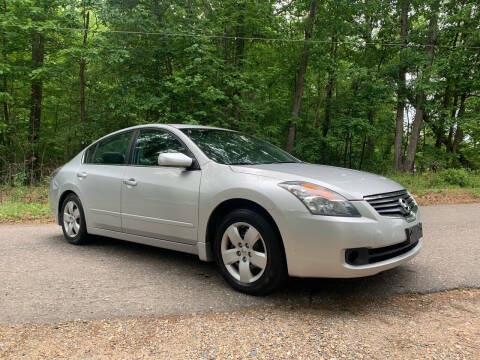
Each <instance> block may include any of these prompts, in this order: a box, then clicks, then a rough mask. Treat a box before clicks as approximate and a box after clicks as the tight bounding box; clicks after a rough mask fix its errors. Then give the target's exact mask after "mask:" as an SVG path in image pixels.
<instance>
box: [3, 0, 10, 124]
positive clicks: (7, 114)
mask: <svg viewBox="0 0 480 360" xmlns="http://www.w3.org/2000/svg"><path fill="white" fill-rule="evenodd" d="M3 12H4V14H7V2H6V1H4V2H3ZM2 44H3V46H2V48H3V49H2V57H3V61H4V62H5V63H8V61H7V41H6V38H5V37H3V38H2ZM2 91H3V92H6V93H7V92H8V83H7V74H6V73H4V74H3V76H2ZM3 120H4V121H5V124H9V123H10V112H9V110H8V103H7V101H6V100H5V101H4V102H3Z"/></svg>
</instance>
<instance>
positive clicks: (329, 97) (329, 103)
mask: <svg viewBox="0 0 480 360" xmlns="http://www.w3.org/2000/svg"><path fill="white" fill-rule="evenodd" d="M334 81H335V78H334V75H333V74H332V73H331V72H330V73H329V74H328V83H327V96H326V99H325V118H324V120H323V126H322V135H323V137H325V136H327V134H328V129H329V128H330V113H331V111H330V109H331V106H332V94H333V87H334V85H335V83H334Z"/></svg>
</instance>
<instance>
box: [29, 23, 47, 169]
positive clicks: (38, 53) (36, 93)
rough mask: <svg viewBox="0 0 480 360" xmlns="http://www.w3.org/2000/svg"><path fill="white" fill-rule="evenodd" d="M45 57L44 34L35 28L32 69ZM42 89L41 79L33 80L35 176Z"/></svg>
mask: <svg viewBox="0 0 480 360" xmlns="http://www.w3.org/2000/svg"><path fill="white" fill-rule="evenodd" d="M43 58H44V39H43V35H42V34H39V33H38V32H37V31H35V30H34V32H33V36H32V70H36V69H38V68H40V67H42V65H43ZM42 90H43V82H42V80H41V79H33V80H32V91H31V105H30V124H29V125H30V126H29V132H30V142H31V146H32V149H31V156H30V159H29V160H30V162H31V169H32V175H33V176H34V177H35V173H36V172H37V169H38V161H37V150H38V149H37V147H38V139H39V131H40V120H41V115H42Z"/></svg>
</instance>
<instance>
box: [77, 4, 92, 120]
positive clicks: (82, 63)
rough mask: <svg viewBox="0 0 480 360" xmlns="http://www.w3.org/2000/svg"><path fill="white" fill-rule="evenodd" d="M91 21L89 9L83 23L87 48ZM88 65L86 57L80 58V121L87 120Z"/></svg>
mask: <svg viewBox="0 0 480 360" xmlns="http://www.w3.org/2000/svg"><path fill="white" fill-rule="evenodd" d="M89 23H90V12H89V11H87V13H86V14H85V13H84V15H83V25H84V28H85V32H84V33H83V48H84V49H85V46H86V45H87V40H88V26H89ZM86 66H87V62H86V60H85V58H83V56H82V59H81V60H80V71H79V77H80V122H82V123H84V122H86V121H87V110H86V107H85V84H86V80H85V69H86Z"/></svg>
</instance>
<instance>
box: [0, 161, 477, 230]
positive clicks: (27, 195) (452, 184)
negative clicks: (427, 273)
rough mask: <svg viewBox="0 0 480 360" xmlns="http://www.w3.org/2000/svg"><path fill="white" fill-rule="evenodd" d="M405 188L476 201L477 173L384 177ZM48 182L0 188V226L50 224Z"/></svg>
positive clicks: (429, 196) (426, 198)
mask: <svg viewBox="0 0 480 360" xmlns="http://www.w3.org/2000/svg"><path fill="white" fill-rule="evenodd" d="M386 176H387V177H390V178H392V179H394V180H395V181H397V182H399V183H400V184H402V185H403V186H405V187H406V188H407V189H408V190H409V191H410V192H411V193H412V194H413V195H414V196H415V198H416V199H417V201H418V203H419V204H420V205H436V204H459V203H472V202H480V172H478V171H468V170H464V169H448V170H443V171H440V172H436V173H422V174H414V175H412V174H408V173H400V174H398V173H397V174H387V175H386ZM52 221H54V218H53V216H52V215H51V213H50V208H49V205H48V181H47V180H45V181H43V182H42V183H40V184H38V185H36V186H23V185H17V186H0V223H20V222H52Z"/></svg>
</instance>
